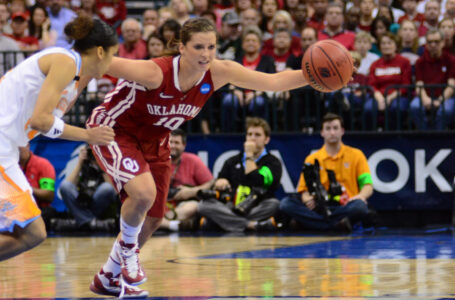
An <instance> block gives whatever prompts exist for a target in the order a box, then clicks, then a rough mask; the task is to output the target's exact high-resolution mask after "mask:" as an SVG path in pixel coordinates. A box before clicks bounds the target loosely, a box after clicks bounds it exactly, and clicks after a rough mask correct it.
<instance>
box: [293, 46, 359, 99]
mask: <svg viewBox="0 0 455 300" xmlns="http://www.w3.org/2000/svg"><path fill="white" fill-rule="evenodd" d="M302 71H303V76H304V77H305V79H306V80H307V81H308V82H309V83H310V85H311V86H312V87H313V88H314V89H316V90H318V91H321V92H332V91H336V90H339V89H341V88H342V87H344V86H346V84H347V83H348V82H349V80H350V79H351V77H352V72H353V71H354V65H353V61H352V57H351V54H350V53H349V51H348V50H347V49H346V48H345V47H344V46H343V45H341V44H340V43H338V42H336V41H334V40H323V41H319V42H317V43H315V44H313V45H311V47H310V48H308V49H307V51H306V52H305V55H304V56H303V59H302Z"/></svg>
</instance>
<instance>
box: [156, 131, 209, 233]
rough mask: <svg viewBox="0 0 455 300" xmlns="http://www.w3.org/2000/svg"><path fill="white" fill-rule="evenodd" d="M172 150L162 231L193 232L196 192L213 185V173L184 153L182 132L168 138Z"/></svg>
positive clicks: (198, 159)
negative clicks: (185, 230)
mask: <svg viewBox="0 0 455 300" xmlns="http://www.w3.org/2000/svg"><path fill="white" fill-rule="evenodd" d="M169 146H170V148H171V163H172V173H171V183H170V189H169V193H168V202H167V207H168V209H169V210H168V211H167V212H166V214H165V216H164V218H163V221H162V223H161V225H160V228H162V229H168V230H172V231H178V230H182V229H194V227H195V226H194V224H193V223H194V222H193V221H194V216H195V215H196V211H197V204H198V202H197V197H196V193H197V192H198V191H199V190H200V189H209V188H210V187H211V186H212V184H213V176H212V172H210V170H209V169H208V168H207V167H206V165H204V163H203V162H202V160H201V159H200V158H199V156H197V155H196V154H193V153H188V152H184V151H185V147H186V133H185V131H183V130H181V129H176V130H173V131H172V132H171V135H170V137H169Z"/></svg>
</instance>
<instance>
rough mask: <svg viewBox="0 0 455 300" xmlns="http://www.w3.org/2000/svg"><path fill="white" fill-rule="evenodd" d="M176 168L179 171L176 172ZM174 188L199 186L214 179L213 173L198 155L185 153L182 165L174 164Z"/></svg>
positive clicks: (172, 182)
mask: <svg viewBox="0 0 455 300" xmlns="http://www.w3.org/2000/svg"><path fill="white" fill-rule="evenodd" d="M176 168H178V169H177V171H176V170H175V169H176ZM171 174H175V175H174V176H173V177H172V179H171V184H172V187H179V186H181V185H185V186H198V185H201V184H204V183H206V182H207V181H210V180H212V179H213V176H212V173H211V172H210V170H209V169H208V168H207V166H206V165H205V164H204V163H203V162H202V160H201V159H200V158H199V156H197V155H196V154H193V153H189V152H183V153H182V156H181V157H180V163H177V164H172V173H171Z"/></svg>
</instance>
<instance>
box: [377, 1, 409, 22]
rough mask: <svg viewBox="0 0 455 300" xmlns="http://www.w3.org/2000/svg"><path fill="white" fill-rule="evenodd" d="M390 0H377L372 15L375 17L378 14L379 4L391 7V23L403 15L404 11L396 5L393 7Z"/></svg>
mask: <svg viewBox="0 0 455 300" xmlns="http://www.w3.org/2000/svg"><path fill="white" fill-rule="evenodd" d="M392 2H393V0H378V1H377V8H375V9H373V16H376V17H377V16H378V15H379V8H380V7H381V6H383V7H389V8H390V9H391V13H392V16H391V17H392V19H391V22H392V23H395V22H397V21H398V19H400V18H401V17H402V16H403V15H404V11H402V10H401V9H398V8H396V7H393V5H392Z"/></svg>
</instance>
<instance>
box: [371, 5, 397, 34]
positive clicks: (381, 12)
mask: <svg viewBox="0 0 455 300" xmlns="http://www.w3.org/2000/svg"><path fill="white" fill-rule="evenodd" d="M376 17H385V18H386V19H387V20H389V22H390V26H389V31H390V32H391V33H393V34H397V32H398V29H399V28H400V25H398V23H396V22H395V19H394V17H393V11H392V7H390V6H385V5H381V6H379V7H378V14H377V15H376Z"/></svg>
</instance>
